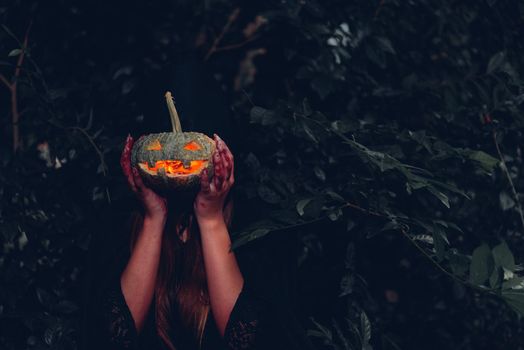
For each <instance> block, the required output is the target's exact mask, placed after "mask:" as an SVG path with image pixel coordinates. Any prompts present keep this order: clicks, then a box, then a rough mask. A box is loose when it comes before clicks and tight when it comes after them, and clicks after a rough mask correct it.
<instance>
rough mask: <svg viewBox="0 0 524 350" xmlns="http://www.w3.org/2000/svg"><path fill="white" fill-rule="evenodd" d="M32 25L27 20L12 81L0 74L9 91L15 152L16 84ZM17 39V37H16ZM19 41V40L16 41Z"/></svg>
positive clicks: (17, 141) (17, 131) (17, 140)
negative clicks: (27, 24)
mask: <svg viewBox="0 0 524 350" xmlns="http://www.w3.org/2000/svg"><path fill="white" fill-rule="evenodd" d="M32 25H33V22H32V21H31V22H29V26H28V27H27V30H26V32H25V36H24V41H23V43H22V46H21V52H20V55H19V56H18V60H17V63H16V68H15V72H14V74H13V78H12V82H9V80H8V79H7V78H6V77H5V76H4V75H2V74H0V80H1V81H2V82H3V83H4V84H5V85H6V86H7V88H8V89H9V91H10V92H11V122H12V125H13V153H16V151H17V150H18V149H19V148H20V127H19V121H20V113H19V112H18V96H17V95H18V94H17V89H16V88H17V84H18V78H19V77H20V73H21V71H22V64H23V63H24V57H25V53H26V51H27V45H28V42H29V31H30V30H31V26H32ZM4 30H6V31H7V32H8V33H11V32H10V31H9V30H8V29H6V27H4ZM15 39H16V37H15ZM16 41H18V39H16ZM18 42H19V41H18Z"/></svg>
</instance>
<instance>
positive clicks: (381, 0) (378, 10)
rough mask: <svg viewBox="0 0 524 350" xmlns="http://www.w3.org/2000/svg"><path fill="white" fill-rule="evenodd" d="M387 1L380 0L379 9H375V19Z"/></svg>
mask: <svg viewBox="0 0 524 350" xmlns="http://www.w3.org/2000/svg"><path fill="white" fill-rule="evenodd" d="M385 2H386V1H385V0H380V3H379V4H378V6H377V10H376V11H375V15H374V16H373V19H376V18H377V17H378V14H379V12H380V10H381V9H382V6H383V5H384V3H385Z"/></svg>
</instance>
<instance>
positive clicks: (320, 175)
mask: <svg viewBox="0 0 524 350" xmlns="http://www.w3.org/2000/svg"><path fill="white" fill-rule="evenodd" d="M313 171H314V172H315V175H316V177H317V178H318V179H319V180H320V181H323V182H324V181H326V173H325V172H324V170H322V169H321V168H319V167H318V166H316V167H314V168H313Z"/></svg>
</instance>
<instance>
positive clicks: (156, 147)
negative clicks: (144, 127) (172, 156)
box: [147, 140, 162, 151]
mask: <svg viewBox="0 0 524 350" xmlns="http://www.w3.org/2000/svg"><path fill="white" fill-rule="evenodd" d="M147 150H148V151H161V150H162V145H161V144H160V141H158V140H155V141H153V142H152V143H151V144H150V145H149V146H147Z"/></svg>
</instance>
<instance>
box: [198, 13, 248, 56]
mask: <svg viewBox="0 0 524 350" xmlns="http://www.w3.org/2000/svg"><path fill="white" fill-rule="evenodd" d="M239 13H240V8H238V7H237V8H235V9H234V10H233V12H231V14H230V15H229V17H228V19H227V22H226V24H225V25H224V28H222V31H221V32H220V34H219V35H218V36H217V37H216V38H215V41H213V45H211V48H210V49H209V51H208V52H207V55H206V57H205V58H204V61H207V60H208V59H209V57H211V56H212V55H213V54H214V53H215V52H216V50H217V47H218V44H220V42H221V41H222V39H223V38H224V35H226V33H227V32H228V31H229V28H231V25H232V24H233V22H235V21H236V20H237V18H238V14H239Z"/></svg>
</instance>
